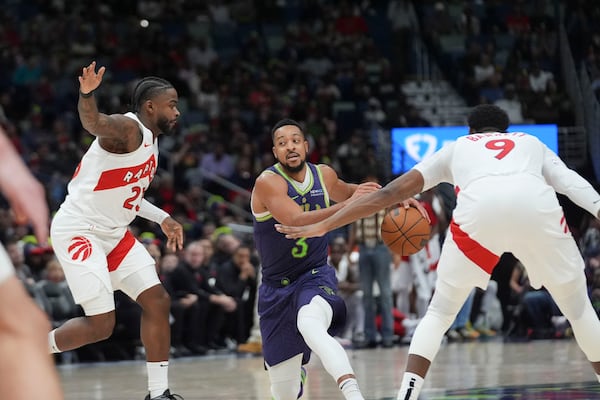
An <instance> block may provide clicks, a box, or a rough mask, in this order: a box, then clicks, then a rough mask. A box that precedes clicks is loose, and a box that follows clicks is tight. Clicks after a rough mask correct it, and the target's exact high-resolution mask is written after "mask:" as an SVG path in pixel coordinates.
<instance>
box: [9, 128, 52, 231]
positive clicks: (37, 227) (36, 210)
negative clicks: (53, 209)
mask: <svg viewBox="0 0 600 400" xmlns="http://www.w3.org/2000/svg"><path fill="white" fill-rule="evenodd" d="M0 160H2V164H1V165H0V189H1V190H2V193H3V194H4V196H5V197H6V199H7V200H8V202H9V203H10V206H11V208H12V210H13V212H14V214H15V221H16V222H17V223H18V224H24V223H27V222H31V224H32V226H33V231H34V233H35V236H36V238H37V240H38V242H39V243H46V242H47V241H48V203H47V202H46V196H45V194H44V187H43V186H42V185H41V184H40V183H39V182H38V181H37V180H36V179H35V178H34V177H33V175H31V173H30V172H29V170H28V169H27V167H26V166H25V164H24V163H23V160H22V159H21V157H20V156H19V154H18V153H17V152H16V150H15V149H14V147H13V145H12V144H11V143H10V141H9V140H8V138H7V137H6V136H5V134H4V131H3V130H2V129H1V128H0Z"/></svg>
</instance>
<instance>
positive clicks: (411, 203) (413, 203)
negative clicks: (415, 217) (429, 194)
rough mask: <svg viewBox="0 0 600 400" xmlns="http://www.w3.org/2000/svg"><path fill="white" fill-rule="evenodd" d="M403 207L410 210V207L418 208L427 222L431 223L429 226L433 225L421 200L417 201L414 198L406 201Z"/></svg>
mask: <svg viewBox="0 0 600 400" xmlns="http://www.w3.org/2000/svg"><path fill="white" fill-rule="evenodd" d="M402 206H404V208H408V207H414V208H416V209H417V210H419V212H420V213H421V215H422V216H423V218H425V219H426V220H427V222H429V224H431V219H430V218H429V213H428V212H427V210H426V209H425V207H423V205H422V204H421V202H420V201H419V200H417V199H415V198H414V197H411V198H410V199H407V200H404V201H403V202H402Z"/></svg>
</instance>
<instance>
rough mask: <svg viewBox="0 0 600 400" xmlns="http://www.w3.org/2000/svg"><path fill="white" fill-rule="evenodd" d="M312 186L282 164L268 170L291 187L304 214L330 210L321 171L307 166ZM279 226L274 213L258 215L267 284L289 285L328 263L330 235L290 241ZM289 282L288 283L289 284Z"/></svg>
mask: <svg viewBox="0 0 600 400" xmlns="http://www.w3.org/2000/svg"><path fill="white" fill-rule="evenodd" d="M306 165H307V167H308V169H307V171H306V173H307V174H309V177H308V179H309V183H308V186H307V187H306V188H305V189H304V190H302V189H301V187H300V185H299V184H298V183H297V182H296V181H294V180H293V179H292V178H290V177H289V176H287V174H286V173H285V171H284V170H283V169H282V168H281V166H280V165H279V164H275V165H273V166H271V167H269V168H267V170H266V171H265V173H272V174H277V175H280V176H282V177H283V178H284V179H285V180H286V182H287V186H288V193H287V194H288V196H289V197H290V198H291V199H292V200H294V201H295V202H296V203H297V204H298V206H300V207H302V209H303V210H304V211H312V210H319V209H321V208H325V207H329V194H328V193H327V188H326V187H325V184H324V182H323V177H322V175H321V171H320V170H319V168H318V167H317V166H316V165H314V164H310V163H306ZM276 223H279V221H276V220H275V218H273V216H272V215H271V214H270V213H268V212H267V213H262V214H259V215H254V241H255V244H256V249H257V251H258V253H259V256H260V260H261V264H262V276H263V278H262V279H263V282H267V283H269V282H271V283H273V284H283V285H286V284H287V283H289V281H290V280H294V279H295V278H296V277H298V276H300V275H301V274H303V273H304V272H306V271H309V270H311V269H312V268H316V267H319V266H322V265H325V264H327V246H328V240H327V236H323V237H317V238H300V239H286V238H285V235H283V234H282V233H279V232H277V231H276V230H275V226H274V225H275V224H276ZM286 282H287V283H286Z"/></svg>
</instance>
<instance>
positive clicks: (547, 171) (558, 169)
mask: <svg viewBox="0 0 600 400" xmlns="http://www.w3.org/2000/svg"><path fill="white" fill-rule="evenodd" d="M542 174H543V175H544V178H545V179H546V182H548V184H549V185H550V186H552V187H553V188H554V190H555V191H556V192H557V193H560V194H564V195H565V196H567V197H568V198H569V199H570V200H571V201H572V202H573V203H575V204H577V205H578V206H579V207H581V208H583V209H584V210H587V211H588V212H589V213H591V214H592V215H593V216H594V217H596V218H597V217H598V210H600V195H599V194H598V192H597V191H596V190H595V189H594V188H593V187H592V185H591V184H590V183H589V182H588V181H587V180H585V179H584V178H583V177H582V176H581V175H579V174H578V173H577V172H575V171H573V170H572V169H570V168H569V167H567V166H566V165H565V163H564V162H563V161H562V160H561V159H560V158H559V157H558V156H557V155H556V153H554V152H553V151H552V150H550V149H549V148H547V147H546V149H545V154H544V165H543V167H542Z"/></svg>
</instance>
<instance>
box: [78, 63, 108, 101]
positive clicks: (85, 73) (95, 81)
mask: <svg viewBox="0 0 600 400" xmlns="http://www.w3.org/2000/svg"><path fill="white" fill-rule="evenodd" d="M105 71H106V67H100V69H99V70H98V72H96V61H92V63H91V64H90V65H88V66H87V67H83V70H82V72H81V75H80V76H79V91H80V92H81V93H83V94H88V93H90V92H92V91H94V90H96V89H97V88H98V86H100V83H101V82H102V77H103V76H104V72H105Z"/></svg>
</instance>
